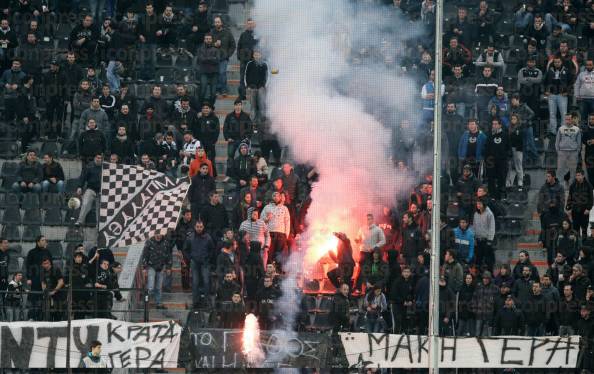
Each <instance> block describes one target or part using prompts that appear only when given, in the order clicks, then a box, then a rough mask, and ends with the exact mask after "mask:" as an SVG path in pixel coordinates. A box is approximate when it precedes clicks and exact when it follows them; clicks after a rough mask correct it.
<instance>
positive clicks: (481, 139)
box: [458, 130, 487, 161]
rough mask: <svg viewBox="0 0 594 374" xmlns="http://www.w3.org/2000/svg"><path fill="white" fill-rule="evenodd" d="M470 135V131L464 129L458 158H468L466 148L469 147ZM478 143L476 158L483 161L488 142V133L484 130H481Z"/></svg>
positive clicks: (459, 144)
mask: <svg viewBox="0 0 594 374" xmlns="http://www.w3.org/2000/svg"><path fill="white" fill-rule="evenodd" d="M469 135H470V131H468V130H466V131H464V134H462V137H461V138H460V142H459V143H458V158H459V159H460V160H464V159H465V158H466V148H467V147H468V137H469ZM477 143H478V144H477V145H476V156H475V157H476V160H477V161H482V160H483V156H484V153H485V144H486V143H487V135H485V134H484V133H483V132H482V131H480V130H479V134H478V140H477Z"/></svg>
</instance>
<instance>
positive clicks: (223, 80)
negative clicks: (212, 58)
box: [217, 60, 229, 93]
mask: <svg viewBox="0 0 594 374" xmlns="http://www.w3.org/2000/svg"><path fill="white" fill-rule="evenodd" d="M228 64H229V60H223V61H221V62H219V78H218V81H217V92H221V93H222V92H227V65H228Z"/></svg>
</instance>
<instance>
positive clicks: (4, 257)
mask: <svg viewBox="0 0 594 374" xmlns="http://www.w3.org/2000/svg"><path fill="white" fill-rule="evenodd" d="M9 260H10V257H8V240H6V239H5V238H0V291H6V290H7V289H8V263H9ZM6 298H7V295H6V294H1V295H0V306H1V307H2V308H3V309H2V311H3V313H6V311H7V310H6Z"/></svg>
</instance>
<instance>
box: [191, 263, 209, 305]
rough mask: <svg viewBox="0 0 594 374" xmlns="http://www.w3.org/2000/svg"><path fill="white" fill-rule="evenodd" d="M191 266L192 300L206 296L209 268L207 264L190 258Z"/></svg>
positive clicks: (195, 300)
mask: <svg viewBox="0 0 594 374" xmlns="http://www.w3.org/2000/svg"><path fill="white" fill-rule="evenodd" d="M191 268H192V302H193V303H194V304H196V303H198V302H199V301H200V298H201V297H203V296H208V293H209V291H210V269H209V266H208V264H203V263H198V262H197V261H195V260H191Z"/></svg>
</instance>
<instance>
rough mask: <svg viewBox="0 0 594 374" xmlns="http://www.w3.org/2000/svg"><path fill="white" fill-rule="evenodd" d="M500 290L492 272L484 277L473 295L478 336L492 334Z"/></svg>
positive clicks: (487, 272) (484, 274)
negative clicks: (496, 302)
mask: <svg viewBox="0 0 594 374" xmlns="http://www.w3.org/2000/svg"><path fill="white" fill-rule="evenodd" d="M498 293H499V290H498V289H497V286H496V285H495V284H493V276H492V275H491V272H490V271H485V272H484V273H483V275H482V282H481V283H479V284H478V285H477V287H476V290H475V292H474V295H473V299H472V300H473V301H472V303H473V310H474V313H475V318H476V329H475V333H476V335H477V336H490V335H491V333H492V328H493V325H492V322H493V319H494V316H495V314H494V313H495V308H494V305H495V298H496V297H497V294H498Z"/></svg>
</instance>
